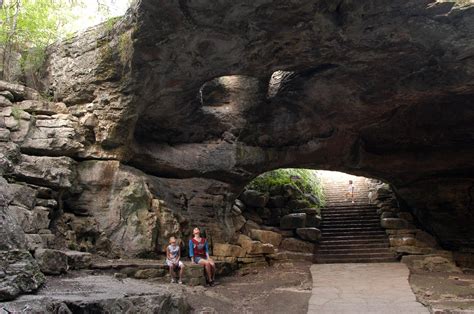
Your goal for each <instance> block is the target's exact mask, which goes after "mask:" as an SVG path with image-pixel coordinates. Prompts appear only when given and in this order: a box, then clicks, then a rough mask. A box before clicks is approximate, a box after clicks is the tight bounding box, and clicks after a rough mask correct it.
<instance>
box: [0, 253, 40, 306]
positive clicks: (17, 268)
mask: <svg viewBox="0 0 474 314" xmlns="http://www.w3.org/2000/svg"><path fill="white" fill-rule="evenodd" d="M44 281H45V277H44V275H43V274H42V273H41V270H40V268H39V266H38V263H37V262H36V261H35V260H34V259H33V257H32V256H31V254H30V253H29V252H28V251H25V250H10V251H0V301H8V300H12V299H14V298H15V297H17V296H18V295H19V294H22V293H30V292H33V291H35V290H37V289H38V288H39V287H40V286H41V285H42V284H43V283H44Z"/></svg>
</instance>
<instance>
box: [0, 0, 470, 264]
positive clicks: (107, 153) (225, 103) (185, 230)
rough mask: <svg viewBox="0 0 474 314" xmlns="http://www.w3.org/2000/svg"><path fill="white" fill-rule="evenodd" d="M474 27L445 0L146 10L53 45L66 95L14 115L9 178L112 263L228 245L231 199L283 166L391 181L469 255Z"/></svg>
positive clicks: (54, 75)
mask: <svg viewBox="0 0 474 314" xmlns="http://www.w3.org/2000/svg"><path fill="white" fill-rule="evenodd" d="M473 30H474V8H473V7H472V6H470V7H453V4H452V3H436V2H434V1H431V0H430V1H429V0H426V1H409V0H405V1H375V0H365V1H359V2H353V1H343V0H341V1H323V0H318V1H316V0H315V1H291V2H289V1H283V0H282V1H277V0H274V1H268V0H265V1H263V0H262V1H253V2H252V3H247V2H246V3H241V2H238V1H230V0H229V1H220V2H218V3H215V2H212V4H211V2H210V1H155V0H142V1H140V2H139V3H138V4H137V5H136V6H135V7H133V8H132V9H131V10H130V11H129V13H128V14H127V16H126V17H125V18H124V19H122V20H119V21H117V22H116V23H115V24H114V26H113V27H106V26H103V27H99V28H97V29H94V30H91V31H89V32H87V33H86V34H84V36H81V37H78V38H74V39H72V40H70V41H69V42H65V43H62V44H59V45H57V46H55V47H52V49H51V52H50V55H49V59H48V64H47V66H46V70H45V74H44V82H45V87H44V92H45V93H46V94H49V95H50V96H51V97H52V100H53V101H46V102H44V101H43V102H42V103H41V104H39V103H37V102H32V101H31V100H30V102H28V101H27V102H26V103H25V101H26V100H23V99H20V98H18V99H15V100H14V102H15V106H17V107H19V108H20V109H21V110H22V112H19V111H15V112H16V113H13V112H12V111H11V110H10V112H9V113H8V112H6V113H5V114H4V115H3V116H4V117H5V125H6V129H8V134H7V132H4V133H1V134H3V135H4V138H5V140H4V142H3V143H2V145H3V146H2V147H3V148H2V149H4V151H5V152H4V156H6V157H8V158H5V160H7V161H5V162H4V164H5V169H7V170H5V171H4V172H3V173H4V176H5V177H7V178H8V179H9V180H11V181H12V182H13V181H22V182H26V183H28V184H30V185H34V186H37V187H41V188H43V187H45V188H48V189H49V190H50V191H51V192H50V194H51V195H52V196H51V197H50V199H54V200H56V201H58V200H59V202H58V204H57V208H58V212H57V213H58V215H57V216H54V215H53V216H54V217H53V219H52V223H51V226H50V227H51V228H52V229H54V230H56V231H57V233H58V234H61V237H60V238H61V239H62V241H63V243H62V244H61V245H69V244H74V245H78V246H81V247H83V248H84V249H86V250H97V251H100V252H103V253H104V254H106V255H107V254H109V255H123V254H125V255H126V254H130V255H135V254H138V253H140V252H150V251H154V250H156V249H157V248H159V247H160V246H161V245H163V244H164V241H165V240H164V239H165V237H167V236H169V235H171V234H177V233H178V235H180V236H181V237H186V236H188V235H189V231H190V228H191V227H192V226H194V225H204V226H207V227H208V236H209V237H210V238H211V239H215V240H219V242H221V241H223V240H226V239H229V238H230V237H231V236H232V234H233V233H234V231H235V229H236V226H235V223H234V222H235V219H233V216H232V213H231V207H232V203H233V200H234V199H235V198H236V196H237V195H238V194H239V193H240V192H241V190H242V189H243V187H244V186H245V184H246V183H247V182H249V181H250V180H251V179H252V178H253V177H255V176H256V175H258V174H260V173H262V172H265V171H267V170H271V169H275V168H279V167H306V168H314V169H330V170H338V171H343V172H348V173H353V174H359V175H365V176H368V177H376V178H380V179H383V180H385V181H387V182H390V183H391V184H392V185H393V187H394V188H395V190H396V191H397V193H398V196H399V197H400V199H401V200H402V201H404V202H406V203H407V205H408V206H409V207H411V208H412V210H413V212H414V213H415V214H416V215H417V217H418V218H419V220H420V221H421V222H422V223H423V224H424V227H425V228H426V229H427V230H429V231H430V232H432V233H433V234H434V235H435V236H437V237H438V238H439V239H440V241H441V243H442V244H443V245H445V246H446V247H448V248H455V249H459V248H464V247H468V248H469V247H470V248H472V247H473V246H474V233H473V230H472V228H471V226H472V224H473V223H474V216H473V214H472V210H473V208H472V206H473V204H472V199H473V197H474V195H473V193H474V192H473V186H474V178H473V173H474V164H473V161H472V160H473V158H472V157H473V155H474V154H473V153H474V145H473V143H474V124H473V123H472V122H473V121H474V105H473V102H472V99H473V95H474V58H473V56H474V51H473V42H474V31H473ZM5 90H8V89H5ZM10 90H11V88H10ZM30 98H31V97H30ZM5 103H6V102H5ZM9 106H10V107H12V106H13V105H12V104H10V105H8V103H7V105H5V108H8V107H9ZM37 108H40V109H37ZM6 110H7V111H8V109H6ZM23 112H24V113H23ZM32 113H35V114H34V116H33V115H32ZM15 116H17V117H18V119H17V120H15ZM15 121H18V123H16V124H18V126H17V125H16V124H15ZM14 124H15V125H14ZM0 127H3V126H0ZM5 134H7V135H8V136H7V135H5ZM38 189H39V188H38ZM49 190H48V191H49ZM38 193H39V192H38ZM240 223H241V222H239V224H240Z"/></svg>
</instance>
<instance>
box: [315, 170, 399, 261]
mask: <svg viewBox="0 0 474 314" xmlns="http://www.w3.org/2000/svg"><path fill="white" fill-rule="evenodd" d="M330 174H331V175H328V176H325V175H323V179H322V181H323V182H322V183H323V188H324V192H325V195H326V206H325V207H324V208H322V210H321V216H322V222H321V226H320V229H321V234H322V237H321V241H320V244H319V246H318V248H317V251H316V255H315V262H316V263H319V264H323V263H381V262H396V261H397V260H396V257H395V254H394V253H393V252H392V251H391V250H390V248H389V241H388V237H387V235H386V233H385V231H384V229H382V227H381V226H380V215H378V214H377V206H375V205H372V204H370V203H369V198H368V193H369V191H368V187H367V184H366V179H365V178H362V177H355V176H350V175H346V174H342V173H337V175H335V174H334V172H331V173H330ZM349 180H352V181H353V182H354V186H355V188H356V191H355V193H354V201H355V203H352V202H351V199H350V198H348V199H347V200H346V199H345V193H346V192H347V187H348V182H349Z"/></svg>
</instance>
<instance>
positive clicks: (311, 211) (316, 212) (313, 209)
mask: <svg viewBox="0 0 474 314" xmlns="http://www.w3.org/2000/svg"><path fill="white" fill-rule="evenodd" d="M293 212H294V213H305V214H306V215H308V216H316V215H319V214H320V209H319V208H316V207H308V208H300V209H295V210H294V211H293Z"/></svg>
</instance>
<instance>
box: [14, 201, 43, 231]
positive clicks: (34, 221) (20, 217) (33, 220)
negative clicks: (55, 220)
mask: <svg viewBox="0 0 474 314" xmlns="http://www.w3.org/2000/svg"><path fill="white" fill-rule="evenodd" d="M7 212H8V213H9V215H10V216H11V217H13V218H14V219H15V220H16V221H17V223H18V224H19V225H20V226H21V227H22V229H23V231H24V232H25V233H38V232H39V230H41V229H47V228H48V226H49V222H50V219H49V208H44V207H35V208H34V209H33V210H28V209H26V208H24V207H21V206H9V207H8V209H7Z"/></svg>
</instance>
